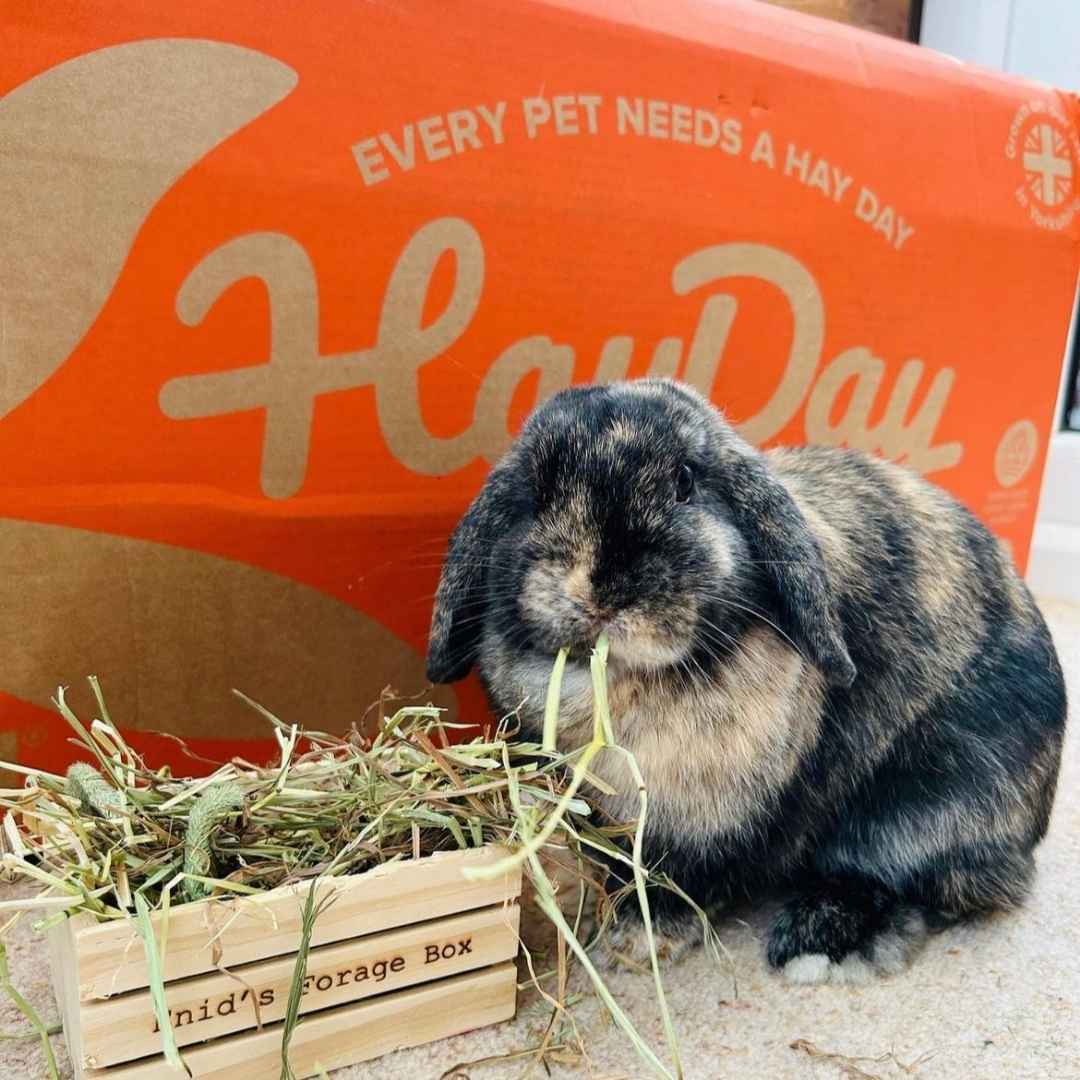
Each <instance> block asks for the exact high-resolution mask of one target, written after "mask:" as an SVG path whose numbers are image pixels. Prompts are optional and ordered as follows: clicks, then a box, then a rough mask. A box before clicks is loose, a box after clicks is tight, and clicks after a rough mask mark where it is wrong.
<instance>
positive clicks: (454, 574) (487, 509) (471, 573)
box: [427, 464, 513, 683]
mask: <svg viewBox="0 0 1080 1080" xmlns="http://www.w3.org/2000/svg"><path fill="white" fill-rule="evenodd" d="M509 472H510V470H509V469H508V468H507V467H506V466H504V465H502V464H500V465H498V466H496V468H495V469H494V470H493V471H492V472H491V474H490V475H489V476H488V478H487V481H486V483H485V484H484V486H483V487H482V488H481V489H480V493H479V494H478V495H477V496H476V498H475V499H473V501H472V505H471V506H470V507H469V509H468V510H467V511H466V512H465V516H464V517H463V518H462V519H461V521H459V522H458V525H457V528H456V529H454V532H453V534H452V535H451V537H450V547H449V549H448V551H447V554H446V561H445V562H444V563H443V568H442V575H441V576H440V578H439V587H438V590H437V591H436V593H435V609H434V611H433V612H432V614H431V633H430V634H429V636H428V653H427V677H428V679H429V680H430V681H431V682H433V683H449V682H457V680H458V679H464V678H465V676H466V675H468V674H469V671H470V670H471V668H472V666H473V665H474V664H475V663H476V656H477V651H478V649H479V645H480V634H481V631H482V630H483V625H484V615H485V613H486V611H487V602H488V598H487V568H488V561H489V559H490V555H491V544H492V542H493V541H494V540H495V539H496V538H497V537H498V536H500V535H501V533H502V532H503V531H504V530H505V529H506V528H507V527H508V526H509V524H510V522H511V519H512V505H513V502H512V499H511V497H510V491H509V490H508V488H509V485H510V475H509Z"/></svg>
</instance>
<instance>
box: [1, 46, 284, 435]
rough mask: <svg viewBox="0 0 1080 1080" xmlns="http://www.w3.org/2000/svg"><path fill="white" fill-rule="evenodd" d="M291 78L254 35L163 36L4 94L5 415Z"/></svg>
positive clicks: (82, 59)
mask: <svg viewBox="0 0 1080 1080" xmlns="http://www.w3.org/2000/svg"><path fill="white" fill-rule="evenodd" d="M296 82H297V76H296V73H295V72H294V71H293V70H292V68H290V67H288V66H287V65H285V64H282V63H281V62H280V61H278V60H275V59H273V58H272V57H269V56H266V55H264V54H263V53H259V52H255V51H254V50H252V49H246V48H242V47H240V46H237V45H229V44H226V43H223V42H216V41H200V40H189V39H183V40H182V39H168V38H165V39H160V40H153V41H138V42H133V43H130V44H126V45H116V46H112V47H110V48H106V49H101V50H98V51H96V52H92V53H87V54H86V55H84V56H79V57H76V58H75V59H73V60H69V61H67V62H65V63H63V64H60V65H58V66H56V67H54V68H50V69H49V70H48V71H45V72H43V73H42V74H40V75H37V76H35V77H34V78H33V79H30V80H29V81H28V82H25V83H23V84H22V85H21V86H18V87H16V88H15V89H14V90H12V91H10V92H9V93H8V94H6V95H5V96H4V97H3V98H2V99H0V315H2V317H3V322H4V333H3V337H2V340H0V350H2V352H0V365H2V367H0V370H2V372H3V377H2V378H0V416H5V415H6V414H7V413H8V412H10V411H11V410H12V409H13V408H15V406H16V405H18V404H20V403H21V402H22V401H24V400H25V399H26V398H27V397H29V396H30V395H31V394H32V393H33V392H34V391H35V390H36V389H37V388H38V387H39V386H41V384H42V383H44V382H45V381H46V380H47V379H48V378H49V377H50V376H51V375H52V374H53V372H54V371H56V369H57V368H58V367H60V365H61V364H63V362H64V361H65V360H66V359H67V358H68V356H70V355H71V352H72V350H74V348H75V347H76V346H77V345H78V343H79V342H80V341H81V340H82V338H83V336H84V335H85V334H86V332H87V330H89V328H90V326H91V325H92V324H93V322H94V320H95V319H96V318H97V316H98V313H99V312H100V311H101V308H102V307H103V306H104V304H105V301H106V300H107V299H108V297H109V294H110V292H111V291H112V288H113V285H114V284H115V282H116V279H117V277H118V276H119V274H120V270H121V268H122V267H123V264H124V260H125V259H126V258H127V254H128V252H129V251H130V250H131V245H132V243H133V242H134V240H135V237H136V235H137V233H138V231H139V229H140V228H141V226H142V224H143V222H144V221H145V220H146V218H147V216H148V215H149V213H150V211H151V210H152V209H153V207H154V205H155V203H157V202H158V200H160V199H161V197H162V196H163V195H164V194H165V193H166V192H167V191H168V190H169V188H171V187H172V186H173V184H175V183H176V181H177V180H178V179H179V178H180V177H181V176H182V175H183V174H184V173H185V172H187V171H188V169H190V168H191V167H192V165H194V164H195V163H196V162H197V161H198V160H199V159H200V158H202V157H204V156H205V155H206V154H207V153H209V151H210V150H212V149H213V148H214V147H215V146H217V145H218V144H220V143H222V142H224V141H225V140H226V139H227V138H228V137H229V136H230V135H232V134H234V133H235V132H236V131H237V130H238V129H239V128H241V127H243V126H244V125H246V124H248V123H250V122H251V121H252V120H254V119H255V118H256V117H258V116H259V115H261V114H262V113H264V112H266V111H267V110H268V109H269V108H271V107H272V106H273V105H276V104H277V103H278V102H279V101H280V100H281V99H282V98H284V97H285V96H286V95H287V94H288V93H289V92H290V91H291V90H292V89H293V87H294V86H295V85H296Z"/></svg>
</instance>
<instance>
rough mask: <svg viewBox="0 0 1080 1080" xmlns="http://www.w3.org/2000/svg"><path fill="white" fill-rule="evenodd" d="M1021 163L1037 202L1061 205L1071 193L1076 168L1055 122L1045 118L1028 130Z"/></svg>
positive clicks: (1053, 205)
mask: <svg viewBox="0 0 1080 1080" xmlns="http://www.w3.org/2000/svg"><path fill="white" fill-rule="evenodd" d="M1023 161H1024V172H1025V173H1026V174H1027V186H1028V190H1029V191H1030V192H1031V195H1032V197H1033V198H1034V199H1035V200H1036V202H1040V203H1042V205H1043V206H1046V207H1056V206H1061V205H1062V204H1063V203H1064V202H1065V201H1066V200H1067V199H1068V198H1069V196H1070V195H1071V194H1072V192H1073V186H1074V183H1075V175H1074V174H1075V172H1076V167H1075V163H1074V162H1073V159H1072V153H1071V152H1070V150H1069V144H1068V142H1067V141H1066V133H1065V132H1063V131H1062V130H1061V129H1060V128H1059V127H1058V126H1057V121H1056V120H1054V119H1053V118H1050V117H1048V118H1045V119H1043V120H1040V121H1039V122H1038V123H1037V124H1033V125H1032V126H1031V127H1030V128H1029V129H1028V132H1027V134H1026V135H1025V136H1024V151H1023Z"/></svg>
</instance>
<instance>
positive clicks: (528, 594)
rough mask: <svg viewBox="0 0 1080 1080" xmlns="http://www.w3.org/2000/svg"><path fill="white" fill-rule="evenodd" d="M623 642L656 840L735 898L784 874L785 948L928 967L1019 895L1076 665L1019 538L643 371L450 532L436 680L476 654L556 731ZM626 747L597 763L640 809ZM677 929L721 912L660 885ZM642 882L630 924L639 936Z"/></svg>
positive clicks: (703, 892)
mask: <svg viewBox="0 0 1080 1080" xmlns="http://www.w3.org/2000/svg"><path fill="white" fill-rule="evenodd" d="M601 631H606V632H607V634H608V637H609V641H610V659H609V667H608V673H609V685H610V701H611V709H612V714H613V724H614V732H615V736H616V738H617V740H618V741H619V743H620V744H621V745H623V746H625V747H627V748H628V749H629V750H631V751H632V752H633V753H634V755H635V756H636V758H637V761H638V762H639V764H640V767H641V770H642V772H643V774H644V777H645V782H646V786H647V789H648V791H649V800H650V816H649V819H648V827H647V831H646V836H645V855H646V860H647V861H648V862H650V863H659V864H660V866H661V868H662V869H663V870H664V871H665V872H666V873H668V874H669V875H670V876H671V877H672V878H673V879H674V880H675V881H676V882H678V883H679V884H680V885H681V886H682V887H683V888H684V889H685V890H686V891H687V892H688V893H689V894H690V895H692V896H693V897H694V898H695V899H696V900H698V901H699V902H700V903H702V904H703V905H706V906H710V907H715V906H717V905H723V904H725V903H732V902H735V901H745V900H746V899H748V898H753V897H755V896H759V895H762V894H763V893H764V892H766V891H769V892H771V891H774V890H775V889H777V888H780V889H782V890H784V891H785V892H786V893H787V895H788V899H787V902H786V904H785V906H783V907H782V908H781V910H780V911H779V913H778V915H777V916H776V918H775V920H774V921H773V923H772V926H771V929H770V933H769V938H768V947H767V955H768V961H769V963H770V964H771V965H772V966H773V967H775V968H778V969H781V970H782V971H783V972H784V973H785V974H786V975H787V976H788V977H789V978H790V979H792V980H794V981H800V982H821V981H852V980H858V979H862V978H865V977H867V976H868V975H869V973H870V972H872V971H875V970H876V971H878V972H881V973H894V972H897V971H899V970H901V969H902V968H904V967H905V966H906V963H907V962H908V960H909V958H910V956H911V955H912V954H913V952H914V951H915V949H916V948H917V946H918V945H919V944H920V943H921V942H922V940H923V939H924V937H925V934H926V932H927V930H928V929H933V928H937V927H941V926H944V925H948V924H949V923H951V922H954V921H956V920H958V919H962V918H965V917H970V916H974V915H978V914H980V913H986V912H991V911H994V910H997V909H1003V908H1011V907H1014V906H1016V905H1018V904H1020V903H1021V902H1022V901H1023V899H1024V897H1025V895H1026V893H1027V892H1028V889H1029V886H1030V884H1031V880H1032V874H1033V870H1034V860H1033V854H1032V853H1033V849H1034V848H1035V846H1036V845H1037V844H1038V842H1039V841H1040V839H1041V838H1042V837H1043V835H1044V833H1045V832H1046V828H1047V821H1048V818H1049V816H1050V808H1051V805H1052V802H1053V797H1054V788H1055V784H1056V780H1057V773H1058V764H1059V758H1060V751H1061V743H1062V737H1063V732H1064V725H1065V689H1064V683H1063V680H1062V675H1061V669H1060V666H1059V664H1058V660H1057V656H1056V654H1055V651H1054V646H1053V643H1052V641H1051V639H1050V635H1049V633H1048V631H1047V628H1046V625H1045V623H1044V622H1043V619H1042V617H1041V616H1040V614H1039V611H1038V609H1037V608H1036V606H1035V603H1034V601H1033V600H1032V597H1031V595H1030V593H1029V592H1028V590H1027V588H1026V587H1025V585H1024V583H1023V582H1022V581H1021V579H1020V578H1019V576H1018V575H1017V573H1016V571H1015V570H1014V568H1013V565H1012V563H1011V561H1010V559H1009V558H1008V557H1007V555H1006V553H1005V552H1004V551H1003V549H1002V548H1001V546H1000V545H999V543H998V542H997V541H996V540H995V539H994V537H993V536H991V534H990V533H989V532H988V531H987V530H986V529H985V528H984V527H983V526H982V525H981V524H980V523H979V522H978V521H977V520H976V519H975V518H974V517H973V516H972V515H971V514H970V513H969V512H968V511H967V510H965V509H964V508H963V507H962V506H961V505H960V504H959V503H957V502H956V501H955V500H954V499H953V498H951V497H950V496H949V495H947V494H946V493H945V492H943V491H942V490H941V489H939V488H937V487H935V486H933V485H932V484H930V483H928V482H926V481H924V480H922V479H920V478H919V477H917V476H915V475H914V474H913V473H911V472H909V471H907V470H906V469H904V468H902V467H900V466H898V465H894V464H890V463H888V462H885V461H882V460H879V459H877V458H874V457H871V456H868V455H866V454H864V453H860V452H856V451H851V450H842V449H830V448H823V447H804V448H797V449H796V448H778V449H775V450H771V451H769V452H767V453H761V452H759V451H758V450H756V449H754V448H753V447H751V446H750V445H749V444H747V443H746V442H745V441H744V440H742V439H741V438H740V437H739V436H738V435H737V434H736V433H735V431H734V430H733V429H732V427H731V426H730V425H729V424H728V423H727V422H726V421H725V420H724V419H723V417H722V415H721V414H720V413H719V412H718V411H717V410H716V409H714V408H713V407H712V406H711V405H710V404H709V403H708V402H707V401H706V400H705V399H704V398H702V397H701V396H700V395H699V394H697V393H696V392H695V391H693V390H691V389H690V388H688V387H685V386H683V385H681V384H679V383H675V382H671V381H667V380H652V379H650V380H642V381H638V382H629V383H617V384H613V385H610V386H606V387H582V388H574V389H570V390H566V391H563V392H561V393H559V394H557V395H556V396H554V397H553V398H552V399H551V400H550V401H548V402H547V403H546V404H544V405H542V406H541V407H540V408H538V409H537V410H536V411H535V412H534V413H533V415H532V416H531V417H530V418H529V420H528V421H527V423H526V424H525V426H524V430H523V431H522V433H521V435H520V437H519V438H518V439H517V441H516V442H515V444H514V445H513V447H512V448H511V449H510V450H509V451H508V452H507V454H506V455H505V456H504V457H503V458H502V460H501V461H499V463H498V464H497V465H496V466H495V468H494V469H493V470H492V472H491V474H490V475H489V477H488V479H487V482H486V483H485V484H484V487H483V489H482V490H481V491H480V493H479V495H478V496H477V497H476V499H475V501H474V502H473V504H472V506H471V507H470V508H469V510H468V512H467V513H466V514H465V516H464V518H463V519H462V520H461V522H460V524H459V525H458V527H457V529H456V531H455V532H454V534H453V536H452V538H451V541H450V548H449V553H448V555H447V558H446V562H445V566H444V568H443V572H442V578H441V580H440V582H439V588H438V592H437V595H436V601H435V610H434V614H433V619H432V627H431V637H430V645H429V652H428V675H429V677H430V679H431V680H432V681H433V682H438V683H441V682H452V681H454V680H457V679H460V678H462V677H464V676H465V675H466V674H467V673H468V672H469V671H470V669H472V668H473V667H474V666H476V667H478V668H479V673H480V676H481V679H482V681H483V684H484V687H485V689H486V691H487V694H488V697H489V699H490V702H491V705H492V708H493V709H494V710H495V711H496V712H497V713H499V714H505V713H509V712H511V711H513V710H515V709H517V708H518V707H519V706H520V705H521V703H522V701H523V700H524V702H525V704H524V706H523V707H522V708H521V711H520V716H521V720H522V723H523V726H524V730H525V732H526V734H527V735H528V736H530V737H538V736H539V732H540V728H541V723H542V713H543V703H544V698H545V692H546V687H547V681H548V678H549V676H550V673H551V668H552V662H553V659H554V656H555V653H556V652H557V651H558V650H559V649H560V648H562V647H563V646H569V647H570V649H571V653H570V657H571V659H570V662H569V664H568V666H567V670H566V676H565V680H564V683H563V691H562V713H561V722H560V730H559V738H560V746H561V747H563V748H565V749H573V748H575V747H577V746H581V745H583V744H584V743H585V742H586V741H587V739H588V737H589V735H590V732H591V723H592V720H591V708H592V705H591V699H592V694H591V682H590V677H589V667H588V657H589V653H590V649H591V647H592V646H593V644H594V643H595V641H596V639H597V636H598V635H599V634H600V632H601ZM621 761H622V758H621V755H616V754H610V755H608V754H605V755H602V756H601V758H600V759H599V764H598V765H597V771H598V772H599V774H600V775H601V776H602V777H603V778H604V779H605V780H606V781H607V782H608V783H609V784H610V785H611V786H613V787H614V788H616V790H617V791H618V792H619V794H617V795H614V796H606V795H603V796H600V795H597V798H598V801H599V803H600V804H601V806H602V808H603V809H604V810H605V811H606V812H607V813H609V814H610V815H611V816H612V817H613V818H615V819H621V820H626V819H632V818H633V817H634V816H635V815H636V812H637V800H638V797H637V792H636V791H635V790H634V786H633V784H632V783H631V782H630V777H629V775H628V774H627V772H626V770H625V766H624V765H622V764H620V763H621ZM652 903H653V910H654V918H655V925H656V926H657V928H658V931H659V938H658V940H660V941H661V942H662V945H661V950H662V952H663V953H664V954H665V955H667V956H669V957H675V956H678V955H679V954H681V953H682V952H683V951H684V950H685V948H686V947H687V946H689V945H692V944H693V943H694V942H695V941H696V940H697V939H698V938H699V936H700V931H699V927H700V920H698V919H697V918H696V917H694V916H693V915H692V913H691V911H690V909H689V908H688V907H687V906H686V905H685V903H684V902H683V901H681V900H678V899H676V898H674V897H673V895H672V894H671V893H666V892H658V893H657V894H656V895H655V896H653V897H652ZM634 906H635V905H634V904H632V903H628V904H626V905H624V906H623V911H625V912H628V914H627V915H625V916H623V917H622V918H621V920H620V923H619V925H618V926H617V927H616V931H615V934H614V946H615V948H616V949H617V950H620V951H624V952H626V953H629V954H630V955H631V956H634V957H636V958H637V959H641V958H642V956H643V955H644V954H643V950H644V941H643V937H644V935H643V934H642V932H641V925H640V921H639V920H638V921H636V922H635V919H634V917H633V913H632V911H631V910H630V909H632V908H633V907H634Z"/></svg>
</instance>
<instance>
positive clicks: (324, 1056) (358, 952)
mask: <svg viewBox="0 0 1080 1080" xmlns="http://www.w3.org/2000/svg"><path fill="white" fill-rule="evenodd" d="M504 854H505V852H504V851H502V850H501V849H499V848H497V847H490V846H489V847H485V848H478V849H474V850H469V851H459V852H443V853H438V854H435V855H432V856H429V857H427V858H422V859H415V860H406V861H401V862H396V863H390V864H387V865H385V866H381V867H376V868H375V869H372V870H369V871H368V872H366V873H364V874H359V875H356V876H355V877H343V878H335V879H332V880H328V881H327V882H325V883H324V884H323V885H321V886H320V891H319V892H318V894H317V895H318V897H319V899H320V900H321V899H322V897H323V896H326V895H328V894H330V893H332V894H333V902H332V903H330V904H329V906H328V907H326V908H325V910H324V911H323V912H322V913H321V914H320V915H319V917H318V918H317V919H316V921H315V926H314V932H313V935H312V948H311V952H310V954H309V958H308V965H307V973H306V978H305V983H304V993H303V996H302V997H301V1000H300V1014H301V1021H300V1023H299V1024H298V1025H297V1027H296V1029H295V1031H294V1033H293V1036H292V1039H291V1042H290V1046H289V1057H290V1061H291V1063H292V1067H293V1069H294V1071H295V1073H296V1076H297V1077H298V1078H299V1077H307V1076H313V1075H316V1074H318V1073H319V1072H320V1071H321V1070H330V1069H335V1068H340V1067H342V1066H344V1065H349V1064H353V1063H355V1062H358V1061H366V1060H368V1059H370V1058H374V1057H378V1056H379V1055H381V1054H385V1053H387V1052H389V1051H391V1050H395V1049H399V1048H401V1047H408V1046H418V1045H420V1044H422V1043H426V1042H431V1041H433V1040H435V1039H441V1038H445V1037H447V1036H450V1035H456V1034H460V1033H461V1032H464V1031H469V1030H471V1029H473V1028H477V1027H481V1026H483V1025H486V1024H492V1023H495V1022H497V1021H500V1020H506V1019H509V1018H510V1017H511V1016H513V1014H514V1010H515V1007H516V999H517V970H516V966H515V964H514V958H515V956H516V954H517V949H518V928H519V918H520V912H519V906H518V900H519V897H520V893H521V873H520V870H518V869H515V870H513V871H510V872H509V873H507V874H504V875H501V876H499V877H496V878H494V879H490V880H470V879H468V878H466V877H465V876H464V875H463V874H462V870H463V869H464V868H465V867H479V866H486V865H492V864H493V863H494V862H496V861H497V860H498V859H500V858H502V857H503V855H504ZM308 888H309V886H308V885H307V884H301V885H291V886H286V887H282V888H280V889H275V890H273V891H272V892H268V893H265V894H263V895H260V896H252V897H243V898H236V899H228V900H217V899H213V900H205V901H199V902H196V903H191V904H184V905H182V906H175V907H173V908H172V909H171V911H170V912H169V916H168V920H167V926H166V927H165V928H164V930H165V933H164V942H163V941H162V930H163V927H162V918H161V916H160V914H159V913H155V914H154V916H153V920H154V931H155V938H156V939H157V942H158V948H159V950H162V949H163V951H164V964H163V970H164V981H165V991H166V1002H167V1005H168V1009H169V1014H170V1018H171V1021H172V1027H173V1031H174V1034H175V1038H176V1042H177V1045H178V1046H179V1048H180V1051H181V1053H182V1055H183V1057H184V1060H185V1063H186V1064H187V1066H188V1068H189V1069H190V1070H191V1074H192V1076H193V1077H195V1078H196V1080H211V1078H213V1080H224V1078H226V1077H227V1078H228V1080H256V1078H258V1080H263V1078H265V1077H268V1076H277V1075H278V1073H279V1070H280V1067H281V1041H282V1038H281V1037H282V1026H283V1024H282V1020H283V1017H284V1016H285V1012H286V1006H287V1003H288V999H289V991H290V987H291V985H292V979H293V969H294V965H295V961H296V953H297V949H298V947H299V940H300V926H301V916H302V910H303V906H304V902H305V900H306V899H307V891H308ZM49 952H50V962H51V967H52V978H53V987H54V990H55V992H56V998H57V1002H58V1005H59V1008H60V1013H61V1016H62V1018H63V1024H64V1035H65V1037H66V1039H67V1045H68V1050H69V1053H70V1055H71V1059H72V1062H73V1064H74V1069H75V1076H76V1080H157V1078H159V1077H170V1076H174V1075H176V1074H175V1073H174V1072H173V1071H172V1070H171V1069H170V1068H169V1066H168V1064H167V1063H166V1061H165V1059H164V1057H163V1056H162V1054H161V1036H160V1033H159V1030H158V1025H157V1022H156V1019H155V1016H154V1010H153V1005H152V1003H151V997H150V991H149V989H148V978H147V966H146V961H145V955H144V950H143V945H142V940H141V938H140V937H139V935H138V933H137V931H136V929H135V925H134V923H133V922H127V921H124V922H114V923H98V922H96V921H95V920H94V919H93V917H92V916H86V915H80V916H77V917H73V918H70V919H67V920H66V921H65V922H63V923H62V924H60V925H59V926H57V927H55V928H54V929H53V930H52V931H51V932H50V938H49Z"/></svg>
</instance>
